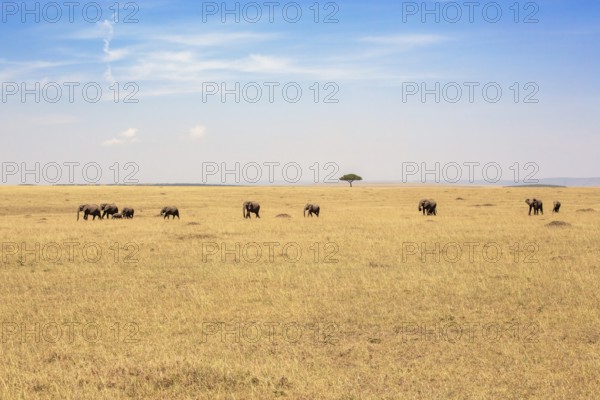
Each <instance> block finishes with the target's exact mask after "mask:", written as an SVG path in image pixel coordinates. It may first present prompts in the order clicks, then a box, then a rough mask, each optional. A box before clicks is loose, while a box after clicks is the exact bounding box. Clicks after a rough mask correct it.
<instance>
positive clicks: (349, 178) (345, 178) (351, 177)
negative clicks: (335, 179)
mask: <svg viewBox="0 0 600 400" xmlns="http://www.w3.org/2000/svg"><path fill="white" fill-rule="evenodd" d="M340 181H346V182H348V183H349V184H350V187H352V182H354V181H362V177H360V176H358V175H356V174H346V175H344V176H342V177H341V178H340Z"/></svg>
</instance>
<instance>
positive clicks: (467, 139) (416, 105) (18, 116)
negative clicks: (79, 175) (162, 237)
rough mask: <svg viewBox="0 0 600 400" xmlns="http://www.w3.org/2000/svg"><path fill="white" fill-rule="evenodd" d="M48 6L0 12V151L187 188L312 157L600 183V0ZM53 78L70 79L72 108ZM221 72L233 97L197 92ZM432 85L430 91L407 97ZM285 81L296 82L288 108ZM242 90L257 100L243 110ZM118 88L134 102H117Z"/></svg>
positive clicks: (393, 174)
mask: <svg viewBox="0 0 600 400" xmlns="http://www.w3.org/2000/svg"><path fill="white" fill-rule="evenodd" d="M50 3H51V2H40V3H37V4H38V6H37V7H38V10H39V12H38V18H39V22H36V21H35V17H36V16H35V15H34V14H27V15H25V14H24V10H23V9H22V5H21V3H20V2H16V3H6V2H5V3H3V5H2V15H1V23H0V31H1V32H0V34H1V35H2V37H3V38H4V39H3V40H2V41H0V81H1V82H2V85H3V86H2V91H3V93H2V95H3V98H2V103H1V104H0V118H1V119H2V121H3V124H2V125H3V126H2V134H3V137H4V140H3V144H4V145H3V146H1V147H0V157H1V159H2V160H3V162H5V161H10V162H16V163H18V164H19V165H21V163H26V164H27V165H30V164H31V163H35V162H40V163H50V162H57V163H63V162H71V161H73V162H81V163H88V162H95V163H98V164H100V165H102V166H103V168H104V169H108V166H110V165H113V163H115V162H119V163H121V164H125V163H127V162H132V163H136V165H138V166H139V171H137V172H136V178H138V179H139V180H140V181H141V182H148V183H149V182H200V181H201V180H202V179H201V178H202V174H201V170H202V164H203V163H209V162H210V163H215V162H216V163H218V164H219V165H221V163H226V165H234V164H235V163H236V162H239V163H242V165H247V164H248V163H252V162H256V163H259V164H261V165H262V164H263V163H265V162H280V163H282V164H285V163H289V162H294V163H298V164H299V165H301V166H302V168H303V172H304V177H303V179H302V181H305V180H307V179H308V178H309V177H310V174H311V172H310V171H309V166H311V165H314V163H315V162H318V163H320V164H324V163H327V162H333V163H335V164H336V165H337V166H338V167H339V172H340V173H345V172H355V173H358V174H360V175H363V177H365V179H368V180H371V181H383V180H396V181H398V180H400V179H401V177H402V165H403V163H406V162H416V163H418V164H421V163H426V164H427V165H434V164H435V163H436V162H439V163H442V165H446V164H448V163H452V162H456V163H459V164H463V163H465V162H480V163H481V164H485V163H491V162H493V163H497V164H499V165H501V166H502V169H503V173H504V177H505V178H509V177H510V174H511V173H512V172H510V171H509V167H510V166H512V165H514V163H515V162H519V163H520V164H525V163H527V162H532V163H536V165H538V166H539V171H538V172H537V174H536V177H538V178H544V177H557V176H571V177H590V176H600V162H599V161H598V157H597V149H598V147H599V145H600V134H599V128H598V127H599V122H600V121H599V116H598V111H597V110H599V109H600V101H599V96H598V93H599V89H600V78H599V76H598V71H599V70H600V68H599V67H600V63H599V58H600V54H599V47H600V45H599V43H600V40H599V39H600V26H599V25H598V23H597V20H598V17H599V16H600V4H598V2H594V1H562V0H550V1H544V2H543V3H535V2H519V3H517V2H515V1H506V2H505V1H500V2H496V3H494V2H473V3H474V5H473V8H472V10H473V14H472V18H473V21H472V22H471V21H469V17H470V16H469V12H470V9H469V7H468V6H466V5H465V2H449V1H444V2H437V3H436V2H427V3H426V5H425V7H427V8H428V9H429V10H436V7H437V10H439V12H438V13H435V12H434V13H429V14H423V13H422V12H423V7H424V4H425V3H422V2H399V1H378V2H372V3H365V2H356V1H344V2H337V3H336V2H327V1H324V2H318V3H316V2H314V1H310V2H296V3H293V2H284V1H282V2H277V3H278V5H277V6H276V7H275V8H274V12H273V22H270V21H269V7H268V6H266V5H265V2H261V1H259V2H256V3H253V4H257V5H259V7H260V10H261V11H262V18H256V19H258V22H255V23H252V22H248V21H247V20H249V19H250V20H251V19H253V18H255V17H256V13H255V10H256V7H254V8H252V7H253V6H252V4H250V3H251V2H239V10H240V11H239V13H237V17H238V18H239V22H236V21H235V18H236V15H234V14H227V15H225V17H226V22H225V23H223V22H222V20H221V18H222V15H221V11H222V6H223V5H226V7H227V8H228V9H234V8H235V4H236V2H221V1H219V2H214V3H213V2H167V1H145V2H143V3H133V2H131V3H121V4H120V7H119V13H118V21H116V17H115V14H114V7H113V9H111V5H112V4H114V3H113V2H102V1H100V2H96V3H94V2H81V3H78V4H77V6H75V7H74V9H73V10H74V14H73V21H70V20H69V8H68V7H67V6H64V4H63V3H62V2H57V3H52V4H58V5H59V6H60V10H61V12H62V16H61V17H60V18H58V17H57V14H56V8H55V7H54V6H52V5H51V4H50ZM27 4H28V7H30V9H34V7H35V4H36V3H35V2H27ZM96 4H98V5H100V9H101V11H102V14H101V16H100V17H99V18H97V19H98V20H97V21H96V18H95V15H94V12H95V10H96V7H95V5H96ZM126 4H127V6H125V5H126ZM249 4H250V5H249ZM315 4H316V5H317V6H318V9H319V14H318V17H317V16H316V15H315V10H316V8H315ZM515 4H516V6H517V7H515ZM61 5H62V6H61ZM84 7H85V8H86V10H88V12H89V14H87V17H84V16H83V15H82V10H83V9H84ZM284 7H286V9H287V11H288V14H286V15H284V14H283V8H284ZM298 8H299V9H300V10H301V11H302V16H301V17H298V18H297V19H298V22H295V23H292V22H290V21H291V20H293V19H294V17H295V16H296V15H297V14H296V10H297V9H298ZM484 9H485V10H487V12H488V13H487V14H484V11H483V10H484ZM498 9H499V10H501V12H502V15H501V16H499V15H498V14H496V10H498ZM517 9H518V15H516V14H515V13H516V10H517ZM243 10H246V11H247V12H246V13H244V11H243ZM457 10H459V11H460V12H461V13H462V18H460V19H458V17H457V14H456V11H457ZM127 17H129V21H124V19H126V18H127ZM23 18H25V22H23V21H22V19H23ZM315 18H317V19H318V21H319V22H318V23H317V22H315ZM436 18H439V21H436ZM453 18H454V19H456V20H457V21H456V22H452V21H451V20H452V19H453ZM53 19H57V22H56V23H53V22H52V20H53ZM325 19H328V20H329V22H331V23H324V20H325ZM494 19H497V21H496V22H493V20H494ZM515 19H517V20H518V22H515ZM135 20H137V22H135ZM335 20H337V22H335ZM536 21H537V22H536ZM36 82H38V83H39V84H40V91H41V90H42V88H46V89H47V90H48V92H46V94H47V97H50V98H53V93H54V92H53V90H54V87H55V86H56V85H58V86H60V87H61V89H62V97H61V98H60V100H59V101H57V102H55V103H53V102H50V101H48V99H47V98H45V97H44V96H43V95H42V98H41V99H40V102H39V103H36V102H35V98H34V97H35V96H34V95H28V96H26V97H25V101H23V100H22V98H21V94H22V93H21V92H22V90H21V89H22V86H21V85H26V87H28V88H35V84H36ZM65 82H67V83H68V82H72V84H78V86H74V88H75V89H74V92H73V102H69V101H68V89H67V88H68V86H65ZM236 82H237V83H239V85H240V91H239V95H240V96H241V100H240V102H239V103H236V102H235V99H234V95H233V94H231V95H228V96H226V97H225V98H224V100H225V101H224V102H223V101H222V98H221V95H220V94H219V93H216V94H207V92H206V91H207V90H208V89H209V88H214V87H220V86H221V85H225V87H227V88H229V89H230V90H231V89H234V88H235V87H236V86H235V85H236ZM252 82H253V84H251V85H250V86H247V88H248V90H249V91H248V92H246V93H245V95H246V96H244V93H243V92H242V91H241V88H243V87H244V85H248V84H249V83H252ZM465 82H470V83H471V85H473V86H472V87H473V88H474V89H473V90H474V92H473V94H474V97H473V101H472V102H471V101H469V100H468V91H469V87H468V86H465ZM90 83H93V84H94V87H96V86H99V87H101V89H102V94H103V97H102V99H100V100H99V101H98V102H96V103H91V102H90V101H89V100H86V99H85V98H84V97H83V94H82V91H81V88H82V87H83V86H84V85H86V84H90ZM127 83H129V86H128V87H124V85H125V84H127ZM265 83H267V84H268V85H271V86H268V85H266V84H265ZM491 83H493V86H492V89H493V90H495V89H494V88H496V87H499V88H500V89H501V90H502V96H501V97H499V100H498V101H497V102H494V103H492V102H490V101H488V100H486V98H485V97H484V96H483V94H482V88H483V87H484V86H485V85H488V86H489V84H491ZM515 83H516V84H517V85H516V86H514V85H515ZM115 84H118V85H119V90H118V92H119V94H120V96H119V101H118V102H117V103H115V101H114V93H115V91H116V89H115V88H116V86H114V85H115ZM436 84H439V87H440V95H441V99H440V101H439V102H436V101H435V94H430V95H427V96H426V97H425V98H424V101H423V98H422V97H421V95H420V93H416V94H414V95H410V96H409V95H407V92H406V91H407V90H408V89H409V88H413V89H414V88H419V89H420V88H423V86H422V85H425V87H426V88H429V89H433V88H435V87H436ZM111 85H113V86H112V88H113V89H112V90H111V89H110V87H111ZM285 85H288V86H290V85H291V86H292V89H294V90H295V88H297V87H299V88H300V89H301V90H302V95H301V96H300V97H299V100H298V102H296V103H292V102H290V101H288V100H286V98H285V97H284V94H283V92H282V88H283V87H284V86H285ZM255 86H259V87H260V88H261V90H262V94H263V97H262V98H261V100H260V101H257V102H256V103H253V102H251V101H248V100H249V99H250V100H252V99H253V98H255V96H254V93H255V92H254V91H253V90H254V88H255ZM457 86H458V87H460V89H461V90H462V91H463V93H462V94H463V97H462V98H461V100H460V101H457V102H455V103H453V102H451V101H448V98H455V97H454V92H452V91H449V92H446V93H445V94H446V95H447V96H443V94H444V93H443V92H442V88H444V87H447V88H449V90H454V89H453V88H455V87H457ZM270 87H271V88H273V96H274V97H273V102H270V101H268V93H269V88H270ZM17 88H18V92H17V93H15V94H13V93H12V92H10V91H11V90H12V91H14V90H16V89H17ZM317 88H318V91H319V101H318V102H315V98H314V96H315V93H316V91H317ZM517 88H518V90H519V97H518V99H517V102H515V97H514V96H515V93H516V90H517ZM7 92H9V93H7ZM288 93H289V92H288ZM293 93H294V92H293V91H292V95H291V97H294V96H293ZM488 93H489V92H488ZM127 94H131V95H132V97H131V98H132V99H135V100H137V102H136V103H124V102H123V100H124V96H126V95H127ZM328 94H330V95H331V97H330V100H337V102H334V103H330V102H324V99H325V97H326V96H327V95H328ZM528 95H529V97H528ZM291 97H290V98H291ZM491 98H493V91H492V96H491V97H489V99H491ZM531 100H535V101H536V102H527V101H531ZM31 143H35V145H32V144H31ZM105 172H106V171H105ZM105 175H107V174H105ZM304 178H306V179H304ZM103 181H104V180H103ZM213 182H214V181H213ZM214 183H217V182H214ZM226 183H234V182H230V181H229V180H228V182H226ZM241 183H243V182H241Z"/></svg>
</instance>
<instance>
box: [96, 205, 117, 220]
mask: <svg viewBox="0 0 600 400" xmlns="http://www.w3.org/2000/svg"><path fill="white" fill-rule="evenodd" d="M100 210H102V219H104V217H106V216H108V218H110V217H111V216H113V215H115V214H116V213H118V212H119V207H117V205H116V204H114V203H113V204H108V203H102V204H100Z"/></svg>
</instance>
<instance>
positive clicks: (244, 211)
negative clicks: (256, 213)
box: [242, 203, 246, 218]
mask: <svg viewBox="0 0 600 400" xmlns="http://www.w3.org/2000/svg"><path fill="white" fill-rule="evenodd" d="M242 217H244V218H246V203H244V204H242Z"/></svg>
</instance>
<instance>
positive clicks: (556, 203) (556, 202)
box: [552, 201, 561, 214]
mask: <svg viewBox="0 0 600 400" xmlns="http://www.w3.org/2000/svg"><path fill="white" fill-rule="evenodd" d="M560 205H561V204H560V201H555V202H554V208H552V213H553V214H554V213H557V212H559V211H560Z"/></svg>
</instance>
